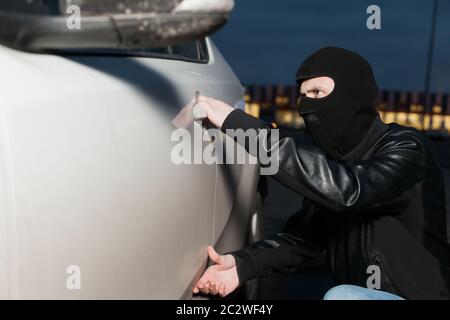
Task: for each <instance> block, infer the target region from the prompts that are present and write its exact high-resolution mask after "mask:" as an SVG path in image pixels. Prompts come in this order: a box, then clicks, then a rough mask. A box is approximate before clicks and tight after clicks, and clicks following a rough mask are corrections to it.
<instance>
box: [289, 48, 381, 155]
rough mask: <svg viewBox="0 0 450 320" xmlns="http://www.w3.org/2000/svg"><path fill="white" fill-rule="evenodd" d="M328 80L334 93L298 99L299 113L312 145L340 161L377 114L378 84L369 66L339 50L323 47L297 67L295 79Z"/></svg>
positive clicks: (361, 137)
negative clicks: (332, 85)
mask: <svg viewBox="0 0 450 320" xmlns="http://www.w3.org/2000/svg"><path fill="white" fill-rule="evenodd" d="M322 76H326V77H330V78H332V79H333V81H334V89H333V91H332V92H331V93H330V94H329V95H328V96H326V97H324V98H319V99H313V98H308V97H304V96H302V97H300V99H299V102H298V106H299V113H300V115H301V116H302V117H303V119H304V121H305V126H306V129H307V130H308V132H309V133H310V135H311V137H312V139H313V140H314V142H315V143H316V144H317V145H318V146H319V147H321V148H322V149H323V150H324V151H325V153H327V154H328V156H330V157H332V158H334V159H337V160H339V159H342V157H343V156H345V155H346V154H347V153H349V152H350V151H351V150H353V149H354V148H355V147H356V146H357V145H358V144H359V143H360V142H361V141H362V140H363V139H364V137H365V136H366V134H367V132H368V130H369V128H370V127H371V125H372V123H373V121H374V119H375V118H376V117H377V115H378V113H377V111H376V110H375V106H374V103H375V99H376V97H377V92H378V89H377V85H376V83H375V79H374V76H373V72H372V68H371V67H370V65H369V63H368V62H367V61H366V60H365V59H364V58H363V57H361V56H360V55H358V54H356V53H354V52H351V51H348V50H344V49H340V48H333V47H327V48H322V49H319V50H317V51H316V52H314V53H313V54H312V55H310V56H309V57H308V58H307V59H306V60H305V61H304V62H303V63H302V65H301V66H300V67H299V69H298V71H297V75H296V77H295V80H296V82H297V84H298V85H299V88H300V85H301V83H302V81H304V80H307V79H311V78H315V77H322Z"/></svg>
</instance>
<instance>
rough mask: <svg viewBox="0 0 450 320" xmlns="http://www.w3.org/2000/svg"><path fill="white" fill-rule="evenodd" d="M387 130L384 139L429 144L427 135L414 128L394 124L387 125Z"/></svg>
mask: <svg viewBox="0 0 450 320" xmlns="http://www.w3.org/2000/svg"><path fill="white" fill-rule="evenodd" d="M387 126H388V130H387V132H386V135H385V137H386V138H395V139H399V138H400V139H401V140H414V141H418V142H421V143H423V144H429V143H430V142H431V141H430V139H429V138H428V137H427V135H426V134H425V133H423V132H421V131H419V130H417V129H416V128H412V127H408V126H403V125H400V124H398V123H396V122H393V123H389V124H387Z"/></svg>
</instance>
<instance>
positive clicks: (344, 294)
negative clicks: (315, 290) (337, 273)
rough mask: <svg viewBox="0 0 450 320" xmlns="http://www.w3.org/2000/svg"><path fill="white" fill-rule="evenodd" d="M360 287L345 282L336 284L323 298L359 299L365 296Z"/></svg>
mask: <svg viewBox="0 0 450 320" xmlns="http://www.w3.org/2000/svg"><path fill="white" fill-rule="evenodd" d="M361 289H362V288H360V287H357V286H353V285H347V284H344V285H340V286H336V287H333V288H331V289H330V290H328V291H327V293H325V296H324V297H323V300H361V299H363V298H364V297H365V295H364V294H363V293H362V292H361Z"/></svg>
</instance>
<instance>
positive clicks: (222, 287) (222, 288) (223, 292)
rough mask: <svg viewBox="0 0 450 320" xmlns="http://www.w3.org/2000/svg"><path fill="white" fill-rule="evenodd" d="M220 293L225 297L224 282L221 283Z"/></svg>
mask: <svg viewBox="0 0 450 320" xmlns="http://www.w3.org/2000/svg"><path fill="white" fill-rule="evenodd" d="M219 294H220V296H221V297H225V284H224V283H223V282H222V283H221V284H220V287H219Z"/></svg>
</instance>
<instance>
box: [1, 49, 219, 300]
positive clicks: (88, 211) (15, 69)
mask: <svg viewBox="0 0 450 320" xmlns="http://www.w3.org/2000/svg"><path fill="white" fill-rule="evenodd" d="M91 53H92V52H91ZM91 53H89V52H88V53H85V54H83V53H77V54H73V53H66V54H64V55H49V54H32V53H24V52H19V51H15V50H11V49H7V48H5V47H0V57H1V58H0V61H1V62H0V65H1V67H0V68H1V69H2V70H3V72H2V74H9V75H10V76H8V78H6V77H0V87H1V88H2V100H1V104H0V107H1V113H2V127H1V129H0V135H1V150H0V151H1V154H2V158H1V162H2V163H1V164H2V165H1V168H2V169H1V171H2V172H1V176H2V177H3V178H4V181H5V183H4V184H3V186H4V187H3V186H2V190H1V191H3V195H2V197H0V200H1V202H2V203H1V205H2V208H4V210H2V212H1V215H0V226H1V228H0V229H1V230H4V231H6V235H2V237H1V240H0V241H1V242H0V247H2V248H4V249H6V250H4V251H2V253H0V254H1V261H2V262H1V264H2V266H1V268H0V270H2V271H4V272H5V273H4V274H6V275H7V276H4V278H2V280H5V281H4V282H2V284H1V285H0V295H1V297H8V298H25V299H26V298H44V299H45V298H58V299H91V298H107V299H117V298H125V299H128V298H133V299H140V298H145V299H152V298H156V299H158V298H171V299H176V298H180V297H182V296H183V295H184V294H186V291H187V290H188V289H189V285H190V283H191V282H192V281H193V279H194V277H195V275H196V274H198V273H199V272H200V271H201V270H202V267H203V266H204V264H205V263H206V245H207V244H209V243H211V242H212V240H213V234H212V228H213V219H214V191H215V188H214V186H215V174H216V171H215V167H214V166H211V165H206V164H199V165H176V164H174V163H173V162H172V161H171V152H172V148H173V146H174V142H173V141H171V135H172V133H173V130H174V126H173V125H172V124H171V123H170V119H171V116H173V115H174V114H175V113H176V112H177V111H179V110H180V109H181V108H182V107H183V106H184V105H186V104H187V102H188V101H189V100H190V99H191V98H192V97H193V94H194V92H195V91H196V90H201V91H202V92H206V93H208V85H207V80H206V79H207V78H208V77H207V75H206V74H205V72H207V71H208V69H207V68H206V65H205V63H203V64H201V63H197V62H187V61H182V60H180V59H179V56H174V57H167V58H164V55H162V56H161V57H160V58H154V57H147V56H145V55H143V54H141V55H140V56H139V57H135V56H133V57H129V56H122V55H120V54H117V52H114V53H113V54H106V53H104V52H102V53H101V54H91ZM128 54H129V55H134V53H132V52H131V53H128Z"/></svg>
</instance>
